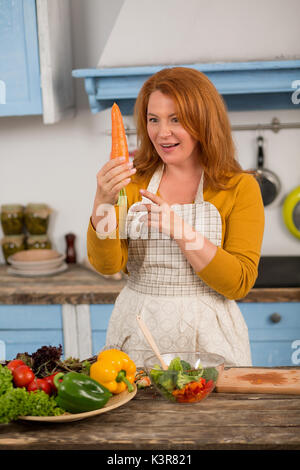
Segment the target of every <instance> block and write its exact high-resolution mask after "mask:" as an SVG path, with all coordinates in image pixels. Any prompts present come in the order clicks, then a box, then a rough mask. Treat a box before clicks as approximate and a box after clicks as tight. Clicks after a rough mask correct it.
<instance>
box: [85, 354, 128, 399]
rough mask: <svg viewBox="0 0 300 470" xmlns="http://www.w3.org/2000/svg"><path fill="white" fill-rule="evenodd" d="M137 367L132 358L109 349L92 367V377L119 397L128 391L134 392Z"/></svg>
mask: <svg viewBox="0 0 300 470" xmlns="http://www.w3.org/2000/svg"><path fill="white" fill-rule="evenodd" d="M135 373H136V365H135V363H134V362H133V361H132V360H131V359H130V357H129V356H128V355H127V354H126V353H124V352H123V351H119V350H118V349H107V350H104V351H101V352H100V353H99V354H98V357H97V361H96V362H94V363H93V364H92V365H91V368H90V377H91V378H92V379H94V380H96V381H97V382H99V383H100V384H101V385H103V386H104V387H106V388H107V389H108V390H109V391H110V392H111V393H113V394H115V395H117V394H118V393H121V392H123V391H124V390H126V388H127V389H128V392H133V390H134V386H133V385H132V384H133V382H134V379H135Z"/></svg>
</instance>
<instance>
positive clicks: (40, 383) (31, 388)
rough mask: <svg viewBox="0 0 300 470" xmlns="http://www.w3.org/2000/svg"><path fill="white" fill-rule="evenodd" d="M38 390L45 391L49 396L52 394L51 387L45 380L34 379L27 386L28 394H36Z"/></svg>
mask: <svg viewBox="0 0 300 470" xmlns="http://www.w3.org/2000/svg"><path fill="white" fill-rule="evenodd" d="M36 390H43V391H44V392H45V393H47V395H50V394H51V386H50V385H49V383H48V382H47V381H46V380H45V379H37V378H34V379H33V380H32V382H30V383H29V384H28V385H27V391H28V392H35V391H36Z"/></svg>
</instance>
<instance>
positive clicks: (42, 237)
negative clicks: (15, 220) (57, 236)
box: [27, 235, 49, 243]
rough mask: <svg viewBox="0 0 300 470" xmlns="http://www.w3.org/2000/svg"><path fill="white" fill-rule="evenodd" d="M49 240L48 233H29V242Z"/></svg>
mask: <svg viewBox="0 0 300 470" xmlns="http://www.w3.org/2000/svg"><path fill="white" fill-rule="evenodd" d="M47 241H49V238H48V235H28V236H27V243H30V242H32V243H34V242H47Z"/></svg>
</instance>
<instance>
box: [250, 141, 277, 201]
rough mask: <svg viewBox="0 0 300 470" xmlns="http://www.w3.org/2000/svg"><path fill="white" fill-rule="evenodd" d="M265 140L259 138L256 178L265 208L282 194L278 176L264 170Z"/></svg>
mask: <svg viewBox="0 0 300 470" xmlns="http://www.w3.org/2000/svg"><path fill="white" fill-rule="evenodd" d="M263 143H264V138H263V137H262V136H258V137H257V145H258V153H257V168H256V172H255V175H254V176H255V178H256V179H257V182H258V184H259V186H260V190H261V195H262V199H263V203H264V206H268V205H269V204H271V203H272V202H273V201H275V199H276V198H277V196H278V194H279V193H280V189H281V183H280V180H279V178H278V176H277V175H276V174H275V173H273V171H270V170H267V169H266V168H264V149H263Z"/></svg>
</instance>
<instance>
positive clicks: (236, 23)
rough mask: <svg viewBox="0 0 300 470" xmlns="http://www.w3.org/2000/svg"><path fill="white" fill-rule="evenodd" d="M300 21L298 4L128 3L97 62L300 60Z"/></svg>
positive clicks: (290, 0)
mask: <svg viewBox="0 0 300 470" xmlns="http://www.w3.org/2000/svg"><path fill="white" fill-rule="evenodd" d="M299 17H300V2H299V0H210V1H207V0H151V1H149V0H126V1H125V3H124V4H123V7H122V9H121V11H120V14H119V16H118V18H117V20H116V22H115V24H114V27H113V29H112V32H111V34H110V37H109V40H108V42H107V43H106V46H105V48H104V50H103V53H102V54H101V57H100V59H99V62H98V64H99V66H101V67H114V66H116V65H119V66H126V65H159V64H165V63H168V64H184V63H190V64H193V63H199V62H219V61H220V62H227V61H250V60H282V59H283V58H285V59H296V58H300V51H299ZM120 45H122V47H120ZM124 50H125V51H126V54H124Z"/></svg>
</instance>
